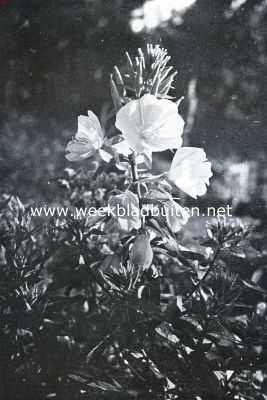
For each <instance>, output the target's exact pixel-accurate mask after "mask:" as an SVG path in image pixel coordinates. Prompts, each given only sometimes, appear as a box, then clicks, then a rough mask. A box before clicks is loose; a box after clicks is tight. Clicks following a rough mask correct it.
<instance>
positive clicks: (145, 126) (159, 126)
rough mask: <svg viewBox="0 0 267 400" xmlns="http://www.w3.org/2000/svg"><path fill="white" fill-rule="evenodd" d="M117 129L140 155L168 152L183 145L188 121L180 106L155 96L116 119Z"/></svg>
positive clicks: (131, 105) (134, 102)
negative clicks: (184, 119)
mask: <svg viewBox="0 0 267 400" xmlns="http://www.w3.org/2000/svg"><path fill="white" fill-rule="evenodd" d="M116 127H117V128H118V129H119V130H120V131H121V132H122V134H123V136H124V137H125V139H126V141H127V143H128V144H129V146H130V147H131V148H132V149H133V150H135V151H137V152H139V153H142V152H144V151H145V150H150V151H164V150H167V149H172V148H178V147H180V146H181V145H182V138H181V136H182V133H183V128H184V121H183V119H182V118H181V116H180V115H179V114H178V109H177V105H176V104H175V103H174V102H172V101H170V100H166V99H162V100H159V99H157V98H156V97H155V96H153V95H151V94H145V95H144V96H143V97H141V98H140V99H138V100H132V101H130V102H129V103H127V104H126V105H125V106H124V107H122V108H121V109H120V110H119V112H118V113H117V116H116Z"/></svg>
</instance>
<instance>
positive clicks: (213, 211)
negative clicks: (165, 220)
mask: <svg viewBox="0 0 267 400" xmlns="http://www.w3.org/2000/svg"><path fill="white" fill-rule="evenodd" d="M185 213H186V214H187V215H188V216H189V217H218V218H228V217H232V216H233V215H232V206H230V205H229V204H228V205H226V206H224V207H223V206H221V207H206V208H205V209H203V208H201V209H200V208H199V207H180V206H179V207H155V206H153V205H149V206H146V207H143V208H142V209H141V210H140V209H139V208H138V207H132V206H130V205H126V206H121V205H120V204H117V205H116V206H112V207H111V206H110V205H107V207H99V208H96V207H73V208H69V207H59V206H54V207H51V206H41V207H30V209H29V215H30V217H42V218H51V217H55V218H67V217H68V218H73V219H84V218H90V217H97V216H99V217H105V216H111V217H120V218H123V217H127V216H129V217H133V218H134V217H137V216H138V215H141V217H147V216H151V217H158V216H165V217H166V216H167V215H168V216H173V217H181V218H183V217H184V216H185Z"/></svg>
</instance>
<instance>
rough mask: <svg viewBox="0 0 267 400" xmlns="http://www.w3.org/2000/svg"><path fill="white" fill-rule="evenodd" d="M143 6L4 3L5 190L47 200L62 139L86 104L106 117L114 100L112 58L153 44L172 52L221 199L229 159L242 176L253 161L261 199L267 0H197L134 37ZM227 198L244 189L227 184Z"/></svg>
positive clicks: (1, 154)
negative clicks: (239, 2) (136, 13)
mask: <svg viewBox="0 0 267 400" xmlns="http://www.w3.org/2000/svg"><path fill="white" fill-rule="evenodd" d="M143 3H144V2H143V1H133V0H131V1H129V0H128V1H127V0H126V1H125V0H124V1H123V0H112V1H110V0H84V1H81V0H75V1H73V0H68V1H67V0H57V1H52V0H46V1H40V0H27V1H23V0H20V1H12V0H10V1H2V2H1V5H0V33H1V34H0V52H1V64H0V87H1V91H0V104H1V108H0V135H1V137H0V145H1V150H0V170H1V181H0V183H1V187H2V190H3V191H14V192H15V193H16V194H19V195H21V196H22V197H23V199H26V200H27V199H29V198H33V197H35V198H37V197H38V198H46V197H49V193H50V192H51V189H50V188H49V185H48V182H49V181H51V180H52V179H54V178H55V177H56V176H57V174H58V173H59V174H60V171H62V168H63V167H64V166H65V165H69V163H68V162H67V161H65V160H64V146H65V144H66V141H67V140H68V139H69V138H70V137H71V135H72V134H73V133H74V132H75V130H76V124H77V115H79V114H83V113H86V111H87V109H92V110H93V111H95V112H96V113H98V115H100V114H101V112H103V107H108V106H109V104H110V94H109V74H110V72H111V70H112V66H113V65H114V64H117V65H122V64H123V63H124V60H125V59H124V52H125V50H128V51H129V52H131V53H134V52H135V51H136V49H137V48H138V47H140V46H143V45H145V44H146V43H147V42H152V43H159V44H161V45H162V46H163V47H165V48H167V49H168V51H169V53H170V55H171V56H172V63H173V65H174V66H175V68H176V69H177V70H178V75H177V78H176V81H175V85H176V87H175V91H174V93H175V95H176V96H177V97H180V96H182V95H184V96H185V101H184V102H183V103H182V105H181V108H180V111H181V113H182V114H183V117H184V118H185V119H186V120H187V122H188V127H187V130H186V139H185V140H186V143H187V144H190V145H197V146H201V147H204V148H205V150H206V152H207V154H208V157H209V158H212V159H213V160H214V169H215V172H216V171H217V175H218V176H219V177H220V176H221V175H224V181H223V185H224V186H220V184H218V185H219V186H218V185H217V186H218V187H219V189H218V187H217V189H216V185H215V189H214V196H215V197H216V196H218V197H223V195H224V194H225V190H224V189H225V185H226V186H227V185H228V183H227V179H228V181H229V179H230V181H229V182H231V181H232V175H231V173H230V178H229V176H228V175H229V173H228V175H227V171H228V170H229V167H230V169H231V166H232V165H234V164H237V165H238V167H237V171H238V173H237V180H238V179H239V178H238V177H239V175H240V174H241V175H242V174H243V173H244V168H245V167H244V166H247V165H249V171H250V169H251V162H254V164H253V166H254V167H255V165H256V171H257V172H256V175H255V174H254V175H253V178H251V173H249V175H248V176H247V178H246V179H247V182H246V185H249V180H250V181H251V179H253V182H255V185H254V186H253V188H254V189H255V187H257V188H258V187H259V185H260V187H261V189H260V194H258V195H257V196H258V197H263V198H265V195H266V194H265V189H264V187H265V186H264V185H265V173H263V172H262V171H265V163H264V160H265V153H266V148H267V147H266V146H267V141H266V115H267V113H266V108H267V102H266V98H267V96H266V95H267V84H266V70H267V55H266V38H267V25H266V20H267V18H266V16H267V2H266V1H262V0H261V1H257V0H253V1H249V0H247V1H244V2H243V5H242V6H241V7H239V8H238V9H236V10H234V9H233V8H231V6H233V5H234V3H235V4H236V1H235V2H232V1H225V0H198V1H196V3H195V4H194V5H193V6H192V7H191V8H190V9H188V10H187V12H186V13H184V14H183V16H182V20H181V21H180V23H179V24H175V22H173V21H172V20H169V21H167V22H165V23H163V24H162V25H160V26H158V27H157V28H156V29H154V30H150V31H148V30H145V29H144V30H142V31H141V32H139V33H134V32H133V31H132V29H131V25H130V22H129V21H130V20H131V18H132V17H131V15H132V11H133V10H134V9H136V8H138V7H140V6H142V4H143ZM176 17H177V16H176ZM176 20H177V18H176ZM248 163H249V164H248ZM255 163H256V164H255ZM262 165H263V167H262ZM254 167H253V168H254ZM238 168H239V169H238ZM225 171H226V172H225ZM228 172H229V171H228ZM225 176H226V178H225ZM243 181H244V179H243ZM250 183H251V182H250ZM242 185H244V183H243V184H242ZM228 186H229V185H228ZM228 189H229V187H228ZM243 189H244V188H243ZM254 189H253V190H254ZM245 190H247V188H245ZM249 190H250V192H251V188H250V189H249ZM249 190H247V192H249ZM253 190H252V191H253ZM257 190H258V189H257ZM254 191H255V190H254ZM228 192H229V190H228ZM228 192H227V193H228ZM239 195H240V193H239ZM227 196H228V197H229V198H231V197H234V196H236V194H234V195H233V193H232V189H230V192H229V193H228V194H227ZM227 196H226V197H227ZM241 197H242V196H241ZM241 200H242V199H241ZM243 200H244V199H243ZM245 200H246V201H247V199H245ZM250 200H251V199H250Z"/></svg>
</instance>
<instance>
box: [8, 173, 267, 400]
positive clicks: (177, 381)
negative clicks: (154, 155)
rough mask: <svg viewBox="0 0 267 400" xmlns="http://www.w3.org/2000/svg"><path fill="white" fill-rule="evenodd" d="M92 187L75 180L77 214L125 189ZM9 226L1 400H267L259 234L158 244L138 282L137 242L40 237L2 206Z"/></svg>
mask: <svg viewBox="0 0 267 400" xmlns="http://www.w3.org/2000/svg"><path fill="white" fill-rule="evenodd" d="M87 178H88V176H84V174H82V173H77V174H75V176H73V177H72V178H70V177H67V178H66V182H68V184H69V185H70V188H71V189H70V190H71V191H72V193H73V196H72V197H73V201H75V202H79V204H83V203H84V202H87V201H88V194H90V197H91V202H92V204H99V203H101V202H102V201H103V200H102V195H101V189H103V193H105V190H109V189H110V188H111V187H113V185H114V183H115V182H116V183H117V184H118V185H119V184H120V177H118V176H114V175H112V174H109V175H104V176H102V178H101V184H102V186H100V185H97V184H89V183H88V182H89V181H88V179H87ZM114 179H115V181H114ZM98 183H99V184H100V182H98ZM85 190H86V191H85ZM86 196H87V198H86ZM1 221H2V222H1V237H0V240H1V286H0V298H1V303H0V312H1V329H0V331H1V339H0V342H1V361H0V365H1V398H3V399H5V400H8V399H10V400H15V399H18V400H22V399H26V398H27V399H50V398H56V399H62V400H63V399H64V400H66V399H70V400H73V399H84V398H89V399H102V398H103V399H105V398H108V399H113V398H114V399H120V398H121V399H153V400H154V399H176V398H177V399H190V400H191V399H200V398H201V399H235V398H236V399H266V396H265V393H266V361H267V360H266V356H267V353H266V294H267V287H266V271H265V263H266V249H265V248H264V242H265V241H266V238H265V239H264V235H263V232H261V230H260V228H258V230H257V231H255V232H254V233H252V234H249V233H248V231H247V230H246V229H245V228H243V227H242V225H240V224H239V223H236V224H232V225H231V224H229V225H228V224H223V223H217V222H215V223H213V224H211V225H209V226H208V229H207V237H205V238H203V239H202V238H199V239H200V243H201V244H198V243H199V242H198V240H193V239H192V238H191V239H188V235H187V234H186V230H185V231H183V234H181V233H180V234H178V235H177V236H176V237H175V238H170V237H169V238H168V237H167V236H166V239H165V240H161V239H159V238H157V239H155V240H153V241H152V242H151V246H152V248H153V252H154V259H153V267H151V268H150V269H148V270H147V271H146V272H145V273H143V274H141V276H139V278H137V279H136V270H131V269H128V268H127V267H126V266H127V263H126V261H127V259H128V257H129V254H128V246H126V243H130V242H131V241H133V238H134V235H135V233H134V232H132V233H131V234H129V235H128V236H126V237H124V238H123V240H120V239H119V236H118V234H116V233H115V232H113V233H110V232H109V233H107V232H106V231H105V230H103V229H101V225H100V226H99V225H98V224H97V223H91V221H88V222H87V223H86V222H85V221H84V220H82V221H73V220H70V221H65V222H64V223H63V221H61V223H59V221H52V220H51V221H50V222H49V223H44V224H42V225H41V226H40V223H38V225H36V226H34V224H33V223H32V222H31V221H30V220H29V214H28V212H27V208H26V209H25V208H24V206H23V205H22V204H21V202H20V201H19V199H18V198H15V197H10V198H8V197H5V199H2V202H1ZM164 234H165V233H164ZM264 274H265V276H264Z"/></svg>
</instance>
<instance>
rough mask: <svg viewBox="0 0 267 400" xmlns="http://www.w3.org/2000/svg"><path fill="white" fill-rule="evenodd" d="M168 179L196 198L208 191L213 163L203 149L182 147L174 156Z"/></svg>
mask: <svg viewBox="0 0 267 400" xmlns="http://www.w3.org/2000/svg"><path fill="white" fill-rule="evenodd" d="M167 176H168V179H169V180H170V181H171V182H172V183H174V184H175V185H176V186H177V187H179V188H180V189H182V190H183V191H184V192H185V193H187V194H189V196H191V197H193V198H196V197H197V196H202V195H204V194H205V193H206V191H207V185H209V179H210V178H211V177H212V171H211V163H210V162H209V161H208V160H207V158H206V153H205V151H204V150H203V149H200V148H197V147H181V148H179V149H178V150H177V151H176V153H175V156H174V157H173V160H172V163H171V168H170V170H169V172H168V174H167Z"/></svg>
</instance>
